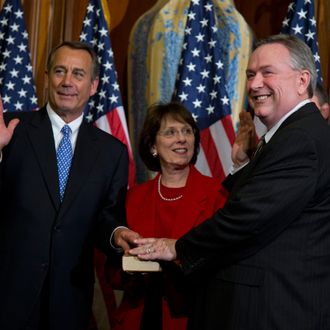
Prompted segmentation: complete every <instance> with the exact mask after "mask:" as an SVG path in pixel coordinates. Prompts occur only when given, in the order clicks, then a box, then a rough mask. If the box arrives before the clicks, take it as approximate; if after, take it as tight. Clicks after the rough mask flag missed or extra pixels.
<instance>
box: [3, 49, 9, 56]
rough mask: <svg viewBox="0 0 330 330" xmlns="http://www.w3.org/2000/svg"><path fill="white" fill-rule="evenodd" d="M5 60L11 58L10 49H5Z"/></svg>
mask: <svg viewBox="0 0 330 330" xmlns="http://www.w3.org/2000/svg"><path fill="white" fill-rule="evenodd" d="M2 55H3V57H4V58H8V57H10V51H9V50H8V49H5V50H4V52H3V53H2Z"/></svg>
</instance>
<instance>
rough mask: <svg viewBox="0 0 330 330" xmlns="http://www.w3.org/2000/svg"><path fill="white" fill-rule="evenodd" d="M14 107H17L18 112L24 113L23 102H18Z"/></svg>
mask: <svg viewBox="0 0 330 330" xmlns="http://www.w3.org/2000/svg"><path fill="white" fill-rule="evenodd" d="M14 106H15V109H16V111H22V110H23V103H22V102H19V101H17V102H16V103H15V105H14Z"/></svg>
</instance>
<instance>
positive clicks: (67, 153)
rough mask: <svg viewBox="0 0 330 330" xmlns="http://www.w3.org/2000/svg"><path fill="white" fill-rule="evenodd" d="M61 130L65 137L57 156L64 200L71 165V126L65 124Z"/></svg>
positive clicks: (61, 193) (61, 195)
mask: <svg viewBox="0 0 330 330" xmlns="http://www.w3.org/2000/svg"><path fill="white" fill-rule="evenodd" d="M61 132H62V134H63V138H62V140H61V142H60V144H59V146H58V149H57V154H56V158H57V168H58V179H59V187H60V198H61V201H62V200H63V196H64V191H65V186H66V183H67V181H68V176H69V171H70V166H71V160H72V146H71V141H70V135H71V128H70V127H69V126H68V125H64V126H63V127H62V129H61Z"/></svg>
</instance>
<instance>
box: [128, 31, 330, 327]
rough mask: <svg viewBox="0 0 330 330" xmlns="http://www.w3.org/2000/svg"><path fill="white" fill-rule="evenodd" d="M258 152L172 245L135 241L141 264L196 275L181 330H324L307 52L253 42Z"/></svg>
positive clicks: (322, 178)
mask: <svg viewBox="0 0 330 330" xmlns="http://www.w3.org/2000/svg"><path fill="white" fill-rule="evenodd" d="M246 72H247V79H248V80H247V92H248V96H249V100H250V104H251V105H252V107H253V108H254V112H255V114H256V116H258V117H259V118H260V119H261V120H262V122H263V123H264V124H265V125H266V127H267V133H266V135H265V144H264V146H263V147H262V148H261V149H260V148H259V151H257V152H256V153H255V155H254V157H253V158H252V159H251V161H250V162H249V163H248V164H247V165H246V166H245V167H244V168H243V169H241V171H239V172H238V173H237V174H235V175H234V177H235V178H234V177H232V178H231V179H235V180H232V184H231V188H232V189H231V193H230V196H229V199H228V201H227V203H226V204H225V206H224V207H223V208H222V209H220V210H218V211H217V213H216V214H215V215H214V216H213V217H212V218H211V219H208V220H207V221H206V222H203V223H202V224H201V225H199V226H198V227H195V228H194V229H192V230H191V231H189V232H188V233H187V234H186V235H184V236H182V237H181V238H180V239H179V240H177V241H175V240H168V239H158V240H157V239H152V238H150V239H142V240H137V241H136V244H138V245H139V246H138V247H137V248H135V249H132V250H131V251H130V252H131V253H132V254H137V255H139V257H140V258H141V259H163V260H173V259H177V262H180V263H181V265H182V269H183V271H184V272H185V273H186V274H187V275H188V274H190V276H194V275H195V276H197V275H200V276H202V277H203V278H204V279H205V282H204V284H201V285H200V287H195V288H194V289H193V290H195V293H196V299H195V301H194V303H195V305H194V306H193V308H194V310H193V314H192V315H191V318H190V323H189V329H204V330H207V329H208V330H215V329H222V330H234V329H235V330H236V329H237V330H238V329H239V330H242V329H245V330H266V329H267V330H269V329H274V330H316V329H318V330H320V329H330V156H329V155H330V129H329V127H328V125H327V123H326V121H325V120H324V119H323V118H322V116H321V114H320V111H318V109H317V107H316V106H315V104H314V103H312V102H310V99H311V97H312V96H313V90H314V88H315V84H316V70H315V67H314V60H313V56H312V54H311V51H310V49H309V48H308V46H306V45H305V44H304V43H303V42H302V41H300V40H299V39H297V38H296V37H293V36H288V35H277V36H273V37H269V38H267V39H265V40H263V41H261V42H259V43H258V44H257V45H256V48H255V50H254V51H253V53H252V55H251V58H250V61H249V64H248V68H247V71H246Z"/></svg>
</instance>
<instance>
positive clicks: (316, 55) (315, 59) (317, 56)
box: [313, 53, 320, 62]
mask: <svg viewBox="0 0 330 330" xmlns="http://www.w3.org/2000/svg"><path fill="white" fill-rule="evenodd" d="M313 57H314V61H315V62H320V56H319V54H318V53H315V54H314V55H313Z"/></svg>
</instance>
